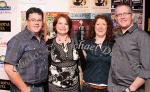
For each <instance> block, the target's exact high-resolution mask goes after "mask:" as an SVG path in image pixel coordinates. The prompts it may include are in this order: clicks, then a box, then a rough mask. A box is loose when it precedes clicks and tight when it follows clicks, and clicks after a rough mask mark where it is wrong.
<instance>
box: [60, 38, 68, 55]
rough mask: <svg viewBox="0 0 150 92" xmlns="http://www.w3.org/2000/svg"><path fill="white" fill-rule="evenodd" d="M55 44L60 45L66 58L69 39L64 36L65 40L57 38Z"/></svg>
mask: <svg viewBox="0 0 150 92" xmlns="http://www.w3.org/2000/svg"><path fill="white" fill-rule="evenodd" d="M57 42H58V43H59V44H60V45H61V48H62V49H63V51H64V52H65V56H66V57H68V43H69V37H68V36H66V37H65V39H60V38H59V37H57Z"/></svg>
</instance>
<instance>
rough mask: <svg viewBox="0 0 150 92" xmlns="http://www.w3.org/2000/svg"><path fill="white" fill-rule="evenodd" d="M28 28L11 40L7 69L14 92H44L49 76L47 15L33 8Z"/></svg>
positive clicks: (8, 47)
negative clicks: (42, 34)
mask: <svg viewBox="0 0 150 92" xmlns="http://www.w3.org/2000/svg"><path fill="white" fill-rule="evenodd" d="M26 22H27V26H26V28H25V29H24V30H23V31H21V32H20V33H18V34H17V35H16V36H14V37H13V38H12V39H10V40H9V42H8V44H7V51H6V58H5V64H4V68H5V71H6V73H7V74H8V77H9V79H10V81H11V85H10V91H11V92H31V90H32V92H44V85H43V84H44V82H45V81H46V80H47V74H48V50H47V48H46V45H45V42H44V40H43V39H42V38H41V37H40V32H41V29H42V25H43V11H42V10H41V9H39V8H36V7H32V8H30V9H28V10H27V12H26Z"/></svg>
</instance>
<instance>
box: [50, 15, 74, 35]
mask: <svg viewBox="0 0 150 92" xmlns="http://www.w3.org/2000/svg"><path fill="white" fill-rule="evenodd" d="M61 17H63V18H65V19H66V21H67V23H68V25H69V31H68V35H70V34H71V29H72V20H71V19H70V17H69V16H68V15H67V14H58V15H57V16H56V17H55V19H54V22H53V30H54V31H55V32H56V24H57V22H58V19H59V18H61Z"/></svg>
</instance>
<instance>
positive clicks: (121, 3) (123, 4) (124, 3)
mask: <svg viewBox="0 0 150 92" xmlns="http://www.w3.org/2000/svg"><path fill="white" fill-rule="evenodd" d="M120 6H126V7H128V8H129V9H130V10H131V12H132V7H131V6H130V4H129V3H128V2H120V3H119V4H118V5H117V6H116V8H118V7H120Z"/></svg>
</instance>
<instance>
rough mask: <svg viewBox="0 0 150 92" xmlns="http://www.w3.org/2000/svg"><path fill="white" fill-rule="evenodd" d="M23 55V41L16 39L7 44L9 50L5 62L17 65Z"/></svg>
mask: <svg viewBox="0 0 150 92" xmlns="http://www.w3.org/2000/svg"><path fill="white" fill-rule="evenodd" d="M22 53H23V49H22V46H21V41H20V40H19V39H17V38H15V37H14V38H12V39H11V40H9V41H8V43H7V50H6V55H5V61H4V62H5V63H9V64H12V65H15V64H17V62H18V61H19V59H20V58H21V56H22Z"/></svg>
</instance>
